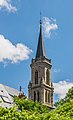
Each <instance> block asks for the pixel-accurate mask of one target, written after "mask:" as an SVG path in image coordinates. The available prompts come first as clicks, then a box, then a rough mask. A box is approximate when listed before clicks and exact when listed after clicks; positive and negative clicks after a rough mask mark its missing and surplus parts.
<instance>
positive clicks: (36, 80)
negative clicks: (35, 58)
mask: <svg viewBox="0 0 73 120" xmlns="http://www.w3.org/2000/svg"><path fill="white" fill-rule="evenodd" d="M35 84H38V71H37V70H36V71H35Z"/></svg>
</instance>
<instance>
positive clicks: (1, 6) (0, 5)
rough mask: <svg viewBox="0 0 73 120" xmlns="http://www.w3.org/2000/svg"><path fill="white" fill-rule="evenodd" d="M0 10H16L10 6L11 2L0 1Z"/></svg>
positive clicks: (6, 0) (7, 0) (10, 0)
mask: <svg viewBox="0 0 73 120" xmlns="http://www.w3.org/2000/svg"><path fill="white" fill-rule="evenodd" d="M0 9H6V10H8V11H9V12H16V11H17V8H16V7H15V6H13V5H12V0H0Z"/></svg>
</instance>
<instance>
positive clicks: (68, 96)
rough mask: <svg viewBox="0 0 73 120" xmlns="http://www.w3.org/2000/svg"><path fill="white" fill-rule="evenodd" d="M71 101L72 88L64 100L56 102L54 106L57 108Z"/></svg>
mask: <svg viewBox="0 0 73 120" xmlns="http://www.w3.org/2000/svg"><path fill="white" fill-rule="evenodd" d="M71 99H73V87H72V88H71V89H69V91H68V93H67V94H66V96H65V98H64V99H61V100H60V101H59V102H56V103H55V104H54V105H55V106H56V107H58V106H60V105H63V104H65V103H66V102H69V101H70V100H71Z"/></svg>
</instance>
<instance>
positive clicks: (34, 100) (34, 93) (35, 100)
mask: <svg viewBox="0 0 73 120" xmlns="http://www.w3.org/2000/svg"><path fill="white" fill-rule="evenodd" d="M35 101H36V92H35V91H34V102H35Z"/></svg>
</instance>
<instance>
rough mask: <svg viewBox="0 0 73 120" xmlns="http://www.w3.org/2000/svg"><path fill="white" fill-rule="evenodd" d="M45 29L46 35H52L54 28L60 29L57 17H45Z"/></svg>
mask: <svg viewBox="0 0 73 120" xmlns="http://www.w3.org/2000/svg"><path fill="white" fill-rule="evenodd" d="M43 29H44V34H45V36H46V37H48V38H49V37H50V35H51V32H52V31H53V30H56V29H58V25H57V24H56V19H53V18H52V19H49V18H48V17H44V18H43Z"/></svg>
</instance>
